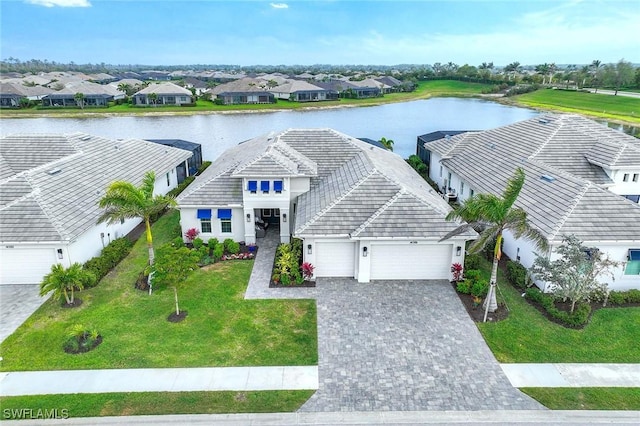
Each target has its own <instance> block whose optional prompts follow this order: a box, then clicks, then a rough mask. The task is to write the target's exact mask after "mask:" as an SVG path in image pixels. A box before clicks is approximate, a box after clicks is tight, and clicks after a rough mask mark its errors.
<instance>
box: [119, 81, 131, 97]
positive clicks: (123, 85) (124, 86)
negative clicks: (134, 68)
mask: <svg viewBox="0 0 640 426" xmlns="http://www.w3.org/2000/svg"><path fill="white" fill-rule="evenodd" d="M118 90H119V91H121V92H122V93H124V94H125V95H127V96H131V95H132V94H133V93H132V92H131V91H132V90H133V88H132V87H131V85H130V84H128V83H120V84H118Z"/></svg>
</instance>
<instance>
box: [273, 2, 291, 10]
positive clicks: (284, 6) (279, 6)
mask: <svg viewBox="0 0 640 426" xmlns="http://www.w3.org/2000/svg"><path fill="white" fill-rule="evenodd" d="M270 5H271V7H272V8H274V9H289V5H288V4H286V3H270Z"/></svg>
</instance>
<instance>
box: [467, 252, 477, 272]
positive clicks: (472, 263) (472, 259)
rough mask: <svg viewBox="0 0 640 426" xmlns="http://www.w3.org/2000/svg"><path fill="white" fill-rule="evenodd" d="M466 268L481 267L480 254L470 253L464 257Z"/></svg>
mask: <svg viewBox="0 0 640 426" xmlns="http://www.w3.org/2000/svg"><path fill="white" fill-rule="evenodd" d="M464 269H465V270H469V269H480V256H478V255H477V254H470V255H467V257H466V258H465V259H464Z"/></svg>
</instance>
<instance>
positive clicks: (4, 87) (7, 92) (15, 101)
mask: <svg viewBox="0 0 640 426" xmlns="http://www.w3.org/2000/svg"><path fill="white" fill-rule="evenodd" d="M25 97H26V96H25V94H24V91H23V90H22V88H21V87H20V86H19V85H18V84H16V83H0V108H19V107H20V100H21V99H22V98H25Z"/></svg>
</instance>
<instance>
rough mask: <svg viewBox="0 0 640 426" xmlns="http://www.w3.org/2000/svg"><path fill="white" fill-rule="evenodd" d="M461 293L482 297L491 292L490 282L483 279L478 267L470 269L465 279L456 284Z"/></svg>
mask: <svg viewBox="0 0 640 426" xmlns="http://www.w3.org/2000/svg"><path fill="white" fill-rule="evenodd" d="M456 289H457V290H458V292H459V293H463V294H470V295H472V296H474V297H476V298H482V297H485V296H486V295H487V293H488V292H489V283H488V282H486V281H485V280H483V279H482V273H481V272H480V271H479V270H477V269H469V270H467V271H466V272H465V274H464V280H463V281H460V282H459V283H458V285H457V286H456Z"/></svg>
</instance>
